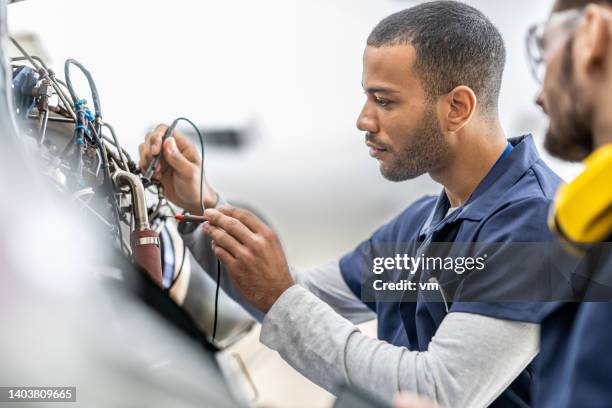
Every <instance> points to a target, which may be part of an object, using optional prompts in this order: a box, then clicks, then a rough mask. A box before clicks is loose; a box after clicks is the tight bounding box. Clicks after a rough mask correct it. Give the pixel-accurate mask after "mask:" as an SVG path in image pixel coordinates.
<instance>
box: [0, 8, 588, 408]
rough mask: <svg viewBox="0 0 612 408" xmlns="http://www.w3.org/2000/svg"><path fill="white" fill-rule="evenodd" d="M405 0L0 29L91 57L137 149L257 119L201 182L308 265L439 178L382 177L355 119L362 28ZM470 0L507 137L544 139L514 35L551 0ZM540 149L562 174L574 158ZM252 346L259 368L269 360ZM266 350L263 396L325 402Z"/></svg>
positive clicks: (108, 106)
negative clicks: (240, 144)
mask: <svg viewBox="0 0 612 408" xmlns="http://www.w3.org/2000/svg"><path fill="white" fill-rule="evenodd" d="M415 3H417V2H414V1H399V0H395V1H393V0H378V1H374V0H308V1H296V0H260V1H253V0H226V1H195V0H193V1H188V0H174V1H172V2H168V1H147V2H142V1H126V0H123V1H119V0H105V1H100V0H54V1H51V0H28V1H25V2H22V3H17V4H14V5H11V6H10V7H9V24H10V27H9V29H10V31H11V32H12V33H13V34H16V35H17V34H28V33H33V34H35V35H37V36H38V37H39V40H40V43H41V45H42V47H43V48H44V50H45V51H46V53H47V54H48V55H49V56H50V57H51V65H52V66H53V67H55V68H56V71H57V72H58V73H61V72H62V71H63V60H64V59H66V58H68V57H72V58H76V59H78V60H80V61H81V62H82V63H83V64H85V66H87V67H88V68H89V69H90V71H91V72H92V74H93V75H94V77H95V80H96V82H97V85H98V89H99V90H100V95H101V98H102V104H103V109H104V113H105V115H104V116H105V119H106V120H107V121H108V122H110V123H112V124H113V125H114V126H115V128H116V130H117V131H118V133H119V137H120V139H121V140H122V142H123V143H124V144H125V145H126V147H127V148H128V150H129V151H130V152H132V153H133V154H134V155H136V154H137V146H138V144H139V143H140V142H141V141H142V139H143V138H144V135H145V133H146V131H147V130H148V129H149V128H150V127H151V126H152V125H154V124H156V123H158V122H166V123H168V122H170V121H172V119H173V118H175V117H176V116H178V115H182V116H187V117H190V118H192V119H193V120H194V121H196V122H197V123H200V124H202V125H205V126H215V125H235V126H254V127H255V131H254V132H253V133H254V139H255V140H254V141H253V143H252V144H251V147H250V148H249V149H247V150H245V151H242V152H239V153H236V152H228V151H214V150H211V151H209V152H208V157H207V161H206V165H207V173H208V177H209V180H210V181H211V182H212V184H213V185H214V186H215V187H216V188H217V189H218V190H220V191H221V192H222V193H223V194H224V195H225V196H226V197H230V198H239V199H240V200H242V201H245V202H248V203H250V204H252V205H254V206H255V207H257V208H259V209H260V210H261V211H262V212H263V213H264V214H265V215H266V216H267V218H268V219H269V220H270V221H271V222H272V224H273V225H274V226H275V227H276V229H277V230H278V231H279V233H280V235H281V237H282V238H283V241H284V244H285V247H286V249H287V252H288V256H289V260H290V262H291V263H292V264H294V265H297V266H307V265H312V264H315V263H319V262H322V261H325V260H327V259H329V258H334V257H338V256H340V255H342V254H343V253H344V252H345V251H347V250H349V249H351V248H352V247H353V246H355V245H356V244H357V243H358V242H360V241H361V240H362V239H364V238H366V237H367V236H368V234H369V233H370V232H372V231H373V230H374V229H375V228H376V227H377V226H379V225H380V224H381V223H383V222H384V221H385V220H388V219H389V218H391V217H392V216H393V215H394V214H396V213H397V212H398V211H399V210H400V209H402V208H404V207H406V206H407V205H408V204H409V203H410V202H411V201H412V200H414V199H416V198H417V197H419V196H421V195H422V194H424V193H435V192H437V191H439V189H440V187H439V186H437V185H435V184H434V183H433V182H431V181H430V180H429V179H428V178H427V177H422V178H420V179H418V180H415V181H410V182H405V183H399V184H393V183H390V182H388V181H385V180H384V179H383V178H382V177H381V176H380V174H379V172H378V165H377V163H376V162H375V160H374V159H371V158H370V157H369V156H368V153H367V149H366V148H365V146H364V143H363V140H364V138H363V134H361V133H360V132H359V131H358V130H357V129H356V127H355V121H356V118H357V114H358V113H359V110H360V108H361V104H362V103H363V100H364V98H365V97H364V95H363V93H362V89H361V85H360V82H361V57H362V52H363V47H364V44H365V39H366V37H367V35H368V33H369V32H370V30H371V29H372V28H373V26H374V25H375V24H376V23H377V22H378V21H379V20H380V19H381V18H383V17H385V16H386V15H388V14H390V13H392V12H394V11H397V10H400V9H403V8H406V7H409V6H410V5H412V4H415ZM468 3H470V4H473V5H474V6H476V7H478V8H479V9H481V10H482V11H483V12H484V13H485V14H486V15H488V16H489V17H490V18H491V20H492V21H493V22H494V23H495V24H496V25H497V27H498V28H499V29H500V30H501V32H502V34H503V36H504V39H505V41H506V46H507V54H508V58H507V60H508V63H507V67H506V73H505V78H504V83H503V87H502V95H501V115H502V123H503V126H504V128H505V130H506V132H507V135H508V136H511V135H518V134H521V133H526V132H532V133H534V135H535V136H536V138H537V139H538V140H539V141H540V142H541V140H542V137H543V134H544V131H545V129H546V119H545V117H544V116H543V115H542V114H541V113H540V111H539V109H538V108H537V107H536V106H535V105H534V103H533V100H534V98H535V94H536V92H537V86H536V84H535V83H534V81H533V80H532V79H531V76H530V74H529V71H528V66H527V62H526V59H525V50H524V35H525V32H526V29H527V27H528V25H529V24H531V23H533V22H536V21H539V20H541V19H543V18H544V17H545V16H546V14H547V12H548V9H549V7H550V6H551V4H552V0H541V1H528V0H506V1H503V2H502V1H496V0H474V1H469V2H468ZM76 72H77V71H75V74H74V75H73V76H74V77H75V78H76V77H77V76H78V74H77V73H76ZM77 83H78V84H80V85H79V89H82V90H83V92H85V91H86V89H87V88H86V86H85V84H84V83H82V82H77ZM547 161H548V162H549V163H550V164H551V165H552V166H553V167H554V168H555V169H556V170H557V171H558V172H559V173H560V174H561V175H562V176H563V177H565V178H571V177H572V176H573V175H574V174H575V173H576V171H577V167H576V166H569V165H566V164H561V163H559V162H557V161H553V160H550V159H547ZM252 340H253V342H255V339H254V338H253V339H252ZM252 347H255V346H252ZM260 352H261V351H260ZM266 356H267V357H266V359H264V360H265V361H268V362H269V361H270V359H271V357H270V356H269V355H268V354H266ZM268 357H269V358H268ZM252 360H258V359H252ZM261 360H262V359H259V361H258V363H257V365H256V368H255V370H256V371H257V369H258V367H259V368H261V367H262V366H265V364H266V363H265V362H263V361H261ZM268 364H273V365H272V366H270V365H268V366H267V368H264V369H261V370H260V371H259V372H260V373H261V375H262V376H265V377H266V378H268V377H269V378H270V379H271V381H272V384H277V386H274V385H266V384H264V385H263V388H264V389H265V391H266V392H264V401H269V402H272V403H278V404H280V405H281V406H309V407H312V406H316V405H318V404H323V403H324V401H328V397H327V396H326V395H325V394H321V393H320V392H319V391H317V390H316V388H314V387H311V386H308V385H307V383H306V382H305V381H303V380H300V379H296V378H297V377H287V378H293V379H290V380H286V381H289V382H291V381H294V383H293V385H289V386H287V385H285V386H280V383H276V382H275V381H277V380H278V378H279V377H280V376H281V375H280V373H281V372H282V373H286V372H287V373H288V372H290V370H288V369H287V368H283V367H281V365H280V364H278V363H268ZM274 364H277V365H274ZM264 373H265V374H264ZM256 374H257V373H256ZM286 375H289V374H282V376H286ZM256 377H257V376H256ZM279 381H280V380H279ZM296 384H299V385H296ZM292 387H293V389H292ZM296 387H302V388H299V389H298V388H296ZM282 389H284V390H285V391H282ZM300 390H301V391H300ZM296 392H297V394H296ZM292 395H293V397H295V395H300V397H301V398H299V399H295V398H293V399H291V396H292ZM304 395H305V396H304ZM309 398H310V399H309ZM296 400H299V401H303V402H302V403H301V405H300V403H297V402H295V401H296ZM290 401H292V402H290Z"/></svg>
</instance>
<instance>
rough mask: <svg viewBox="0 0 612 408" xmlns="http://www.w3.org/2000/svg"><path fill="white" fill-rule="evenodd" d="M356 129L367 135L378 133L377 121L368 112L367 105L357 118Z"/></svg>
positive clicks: (371, 113)
mask: <svg viewBox="0 0 612 408" xmlns="http://www.w3.org/2000/svg"><path fill="white" fill-rule="evenodd" d="M357 129H359V130H362V131H364V132H369V133H374V134H376V133H378V130H379V129H378V120H377V119H376V116H375V114H374V113H373V112H371V111H369V109H368V106H367V104H366V105H364V107H363V109H362V110H361V113H360V114H359V117H358V118H357Z"/></svg>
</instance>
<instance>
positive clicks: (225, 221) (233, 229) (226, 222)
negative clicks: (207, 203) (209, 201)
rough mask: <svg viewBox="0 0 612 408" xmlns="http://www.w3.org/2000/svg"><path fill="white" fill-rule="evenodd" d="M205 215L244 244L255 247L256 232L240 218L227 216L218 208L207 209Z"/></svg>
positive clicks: (212, 222)
mask: <svg viewBox="0 0 612 408" xmlns="http://www.w3.org/2000/svg"><path fill="white" fill-rule="evenodd" d="M204 217H205V218H206V219H207V220H208V221H209V222H210V223H211V224H212V225H214V226H216V227H219V228H221V229H223V230H225V231H227V233H228V234H230V235H231V236H233V237H234V238H236V239H237V240H238V241H240V242H241V243H242V244H244V245H246V246H249V247H253V242H254V241H255V236H254V235H255V234H254V232H252V231H251V230H250V229H249V228H247V227H246V226H245V225H244V224H243V223H242V222H241V221H240V220H239V219H237V218H233V217H230V216H227V215H225V214H223V213H221V212H219V211H217V210H214V209H207V210H205V211H204Z"/></svg>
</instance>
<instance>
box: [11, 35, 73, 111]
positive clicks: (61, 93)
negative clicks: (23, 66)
mask: <svg viewBox="0 0 612 408" xmlns="http://www.w3.org/2000/svg"><path fill="white" fill-rule="evenodd" d="M9 39H10V40H11V42H12V43H13V44H14V45H15V47H17V49H18V50H19V52H21V54H23V56H24V58H25V59H27V60H28V62H30V64H32V66H33V67H34V68H35V69H36V70H37V71H38V73H39V74H40V75H41V76H42V77H43V78H47V79H49V80H50V81H51V85H52V86H53V89H55V92H56V93H57V96H58V97H59V98H60V101H62V103H63V104H64V106H65V107H66V110H67V111H68V113H70V115H71V116H72V119H73V120H74V121H75V122H76V121H77V117H76V112H75V111H74V109H73V108H72V105H71V104H70V102H69V101H68V98H67V97H66V94H65V93H64V91H63V90H62V89H61V88H60V86H59V83H58V82H57V79H56V78H55V75H51V74H50V71H49V70H47V69H46V68H45V67H46V65H44V63H43V65H44V66H41V65H38V63H37V62H36V61H35V60H34V58H33V57H32V56H30V54H28V52H27V51H26V50H25V49H24V48H23V47H22V46H21V45H20V44H19V43H18V42H17V41H16V40H15V39H14V38H13V37H9ZM17 58H19V57H17Z"/></svg>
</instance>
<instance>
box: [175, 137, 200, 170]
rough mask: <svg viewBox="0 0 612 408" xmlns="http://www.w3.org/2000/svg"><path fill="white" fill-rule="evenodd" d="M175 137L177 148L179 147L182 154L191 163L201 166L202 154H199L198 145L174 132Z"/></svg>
mask: <svg viewBox="0 0 612 408" xmlns="http://www.w3.org/2000/svg"><path fill="white" fill-rule="evenodd" d="M173 137H174V140H175V141H176V146H177V147H178V149H179V151H180V152H181V154H182V155H183V156H185V157H186V158H187V160H189V161H190V162H192V163H194V164H197V165H199V164H200V153H198V149H197V148H196V145H195V144H194V143H193V142H192V141H191V140H189V138H187V137H186V136H184V135H183V134H182V133H179V132H174V134H173Z"/></svg>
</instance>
